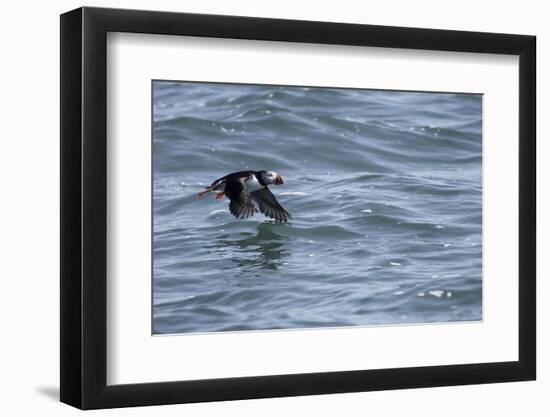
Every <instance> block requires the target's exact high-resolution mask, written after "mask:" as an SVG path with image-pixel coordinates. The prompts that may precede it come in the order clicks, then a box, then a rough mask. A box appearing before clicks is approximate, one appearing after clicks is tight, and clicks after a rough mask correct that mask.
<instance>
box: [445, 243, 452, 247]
mask: <svg viewBox="0 0 550 417" xmlns="http://www.w3.org/2000/svg"><path fill="white" fill-rule="evenodd" d="M449 246H451V244H450V243H445V244H444V245H443V247H444V248H448V247H449Z"/></svg>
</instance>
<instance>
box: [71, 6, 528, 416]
mask: <svg viewBox="0 0 550 417" xmlns="http://www.w3.org/2000/svg"><path fill="white" fill-rule="evenodd" d="M535 103H536V97H535V37H533V36H525V35H510V34H494V33H475V32H460V31H446V30H432V29H416V28H401V27H387V26H371V25H356V24H341V23H327V22H311V21H292V20H277V19H265V18H251V17H237V16H215V15H198V14H185V13H168V12H151V11H136V10H118V9H101V8H87V7H85V8H80V9H77V10H74V11H71V12H68V13H65V14H63V15H62V16H61V311H60V314H61V401H63V402H65V403H67V404H70V405H73V406H75V407H79V408H82V409H93V408H111V407H125V406H139V405H155V404H174V403H188V402H200V401H218V400H235V399H247V398H263V397H278V396H297V395H313V394H326V393H343V392H357V391H370V390H387V389H400V388H419V387H434V386H445V385H462V384H480V383H495V382H506V381H523V380H533V379H535V375H536V350H535V345H536V331H535V329H536V316H535V311H536V305H535V301H536V282H535V279H536V275H535V271H536V270H535V248H536V224H535V218H536V192H535V172H536V166H535V161H536V157H535V156H536V147H535Z"/></svg>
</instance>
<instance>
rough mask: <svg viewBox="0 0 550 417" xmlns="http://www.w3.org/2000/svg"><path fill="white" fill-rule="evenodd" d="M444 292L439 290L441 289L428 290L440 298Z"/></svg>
mask: <svg viewBox="0 0 550 417" xmlns="http://www.w3.org/2000/svg"><path fill="white" fill-rule="evenodd" d="M444 293H445V291H441V290H433V291H428V294H430V295H433V296H434V297H437V298H441V297H442V296H443V294H444Z"/></svg>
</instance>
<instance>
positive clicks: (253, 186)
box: [244, 175, 264, 193]
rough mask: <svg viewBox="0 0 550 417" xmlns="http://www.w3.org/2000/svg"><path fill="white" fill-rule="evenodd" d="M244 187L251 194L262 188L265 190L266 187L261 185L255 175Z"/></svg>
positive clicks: (246, 180) (247, 180) (245, 181)
mask: <svg viewBox="0 0 550 417" xmlns="http://www.w3.org/2000/svg"><path fill="white" fill-rule="evenodd" d="M244 186H245V187H246V191H248V192H249V193H253V192H254V191H258V190H259V189H260V188H264V186H263V185H262V184H260V182H259V181H258V179H257V178H256V176H255V175H251V176H250V177H248V178H247V179H245V180H244Z"/></svg>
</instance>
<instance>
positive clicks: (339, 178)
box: [152, 81, 482, 334]
mask: <svg viewBox="0 0 550 417" xmlns="http://www.w3.org/2000/svg"><path fill="white" fill-rule="evenodd" d="M152 88H153V109H152V112H153V115H152V117H153V133H152V134H153V165H154V167H153V333H155V334H161V333H162V334H166V333H187V332H224V331H237V330H240V331H242V330H266V329H297V328H319V327H342V326H364V325H394V324H411V323H440V322H452V321H472V320H481V319H482V96H481V95H474V94H451V93H429V92H427V93H426V92H400V91H381V90H365V89H337V88H316V87H294V86H292V87H290V86H269V85H243V84H223V83H222V84H220V83H218V84H217V83H197V82H168V81H154V82H153V83H152ZM248 169H250V170H263V169H265V170H274V171H277V172H279V173H280V174H281V175H283V177H284V178H285V184H284V185H278V186H275V185H272V186H270V188H271V190H272V192H273V193H274V194H275V196H276V197H277V198H278V200H279V201H280V202H281V204H282V205H283V206H285V208H286V209H287V210H289V211H290V212H291V213H292V215H293V218H292V219H291V221H289V222H288V223H286V224H278V223H275V222H274V221H272V220H270V219H268V218H266V217H264V216H263V215H261V214H259V213H257V214H255V215H254V216H253V217H251V218H248V219H245V220H239V219H236V218H234V217H233V216H232V215H231V214H230V213H229V210H228V200H227V199H226V198H225V199H223V200H216V199H215V196H214V193H210V194H209V195H205V196H202V197H199V196H197V193H198V192H199V191H201V190H202V189H203V188H204V187H205V186H207V185H209V184H210V183H211V182H212V181H214V180H215V179H217V178H219V177H222V176H224V175H226V174H228V173H231V172H234V171H241V170H248Z"/></svg>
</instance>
